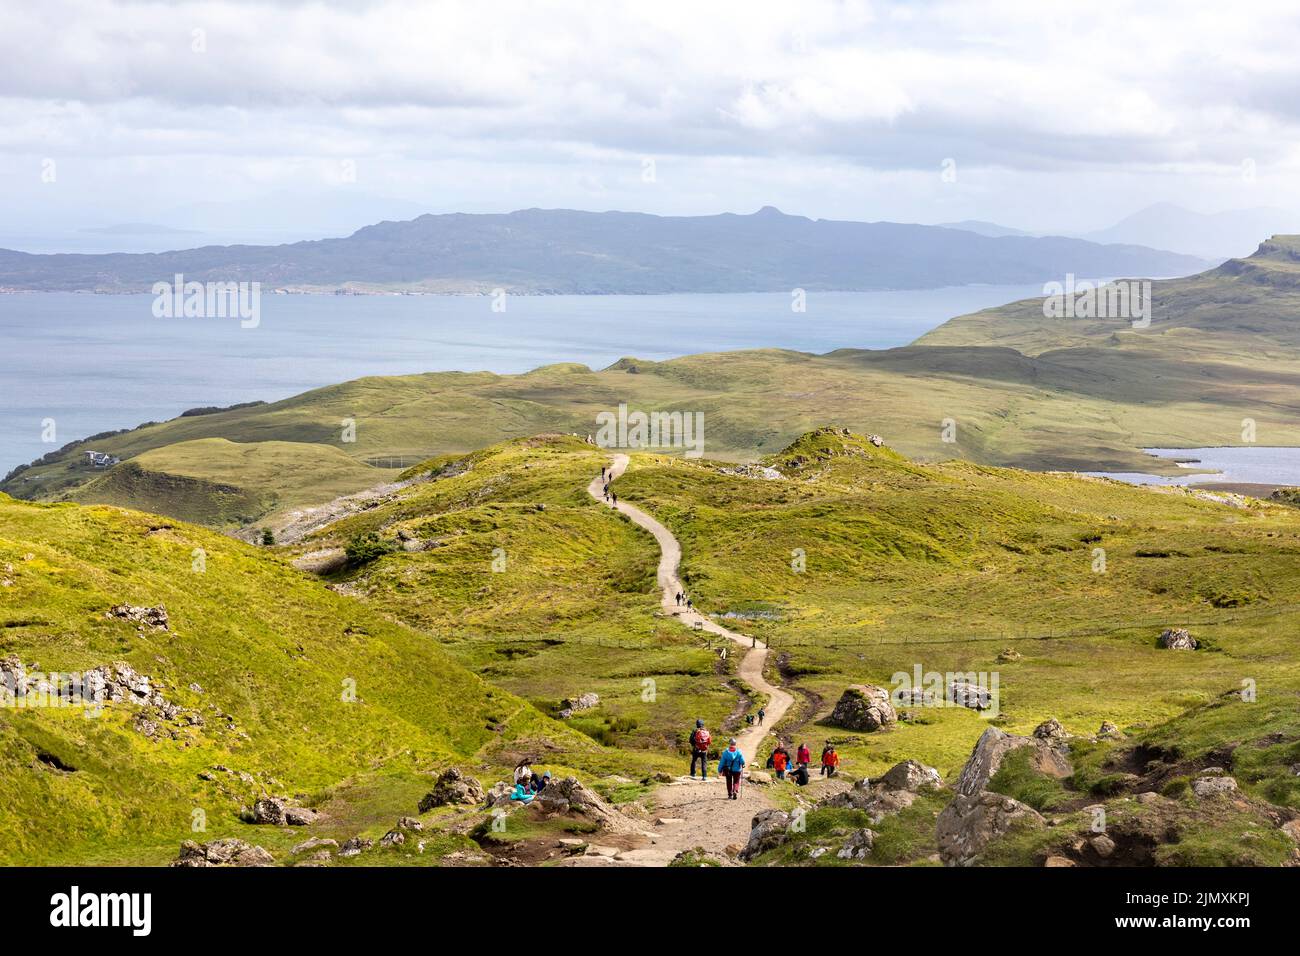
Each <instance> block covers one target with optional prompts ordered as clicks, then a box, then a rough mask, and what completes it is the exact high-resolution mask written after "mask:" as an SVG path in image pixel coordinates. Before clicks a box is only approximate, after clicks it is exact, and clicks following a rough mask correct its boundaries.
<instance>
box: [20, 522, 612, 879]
mask: <svg viewBox="0 0 1300 956" xmlns="http://www.w3.org/2000/svg"><path fill="white" fill-rule="evenodd" d="M199 554H201V556H202V558H203V561H202V563H201V564H198V563H196V560H197V557H198V555H199ZM0 570H2V571H3V577H4V578H5V579H6V581H7V582H8V584H7V585H6V586H5V587H4V591H3V599H4V603H3V606H2V610H0V656H9V655H13V656H16V657H19V658H20V659H21V660H23V661H24V662H27V663H32V662H35V663H37V664H39V668H37V669H38V670H40V671H43V672H56V671H57V672H62V673H68V672H75V671H83V670H86V669H89V668H92V667H95V666H97V665H101V664H106V663H110V662H113V661H118V660H122V661H126V662H128V663H130V664H131V665H132V666H134V667H135V668H136V669H137V670H138V671H140V672H141V673H144V674H147V675H149V676H150V677H151V679H152V680H153V681H154V683H155V686H160V687H161V688H162V689H163V692H164V694H165V695H166V696H167V697H168V698H169V699H170V700H173V701H174V702H176V703H178V704H179V705H181V706H183V707H185V708H189V709H192V710H195V711H197V712H198V713H199V714H200V715H201V716H202V717H203V719H204V723H203V726H202V727H191V726H179V725H175V726H173V725H166V726H167V727H168V728H169V729H170V730H172V731H174V736H172V735H171V734H170V733H164V734H163V735H161V736H160V737H159V739H158V740H150V739H149V738H147V737H145V736H144V735H143V734H141V733H140V732H138V731H137V730H135V729H133V727H132V718H133V716H134V709H133V708H132V707H129V706H126V705H121V706H115V705H109V706H107V707H106V708H105V710H104V712H103V714H102V715H101V716H99V717H97V718H94V719H88V718H87V717H85V716H84V715H83V713H82V712H81V711H80V710H77V709H70V708H62V709H61V708H50V707H45V708H33V709H13V708H3V709H0V767H2V768H3V772H2V773H0V862H4V863H9V864H13V863H50V862H90V861H99V862H148V863H159V862H163V861H164V860H166V859H170V858H171V857H172V856H174V855H175V852H176V847H177V846H178V845H179V843H180V841H181V840H183V839H186V838H189V837H190V836H191V835H192V833H191V821H192V812H193V811H194V810H196V809H201V810H203V811H204V814H205V815H206V819H207V831H206V834H205V837H204V838H212V837H215V836H219V835H226V834H238V835H241V836H244V838H246V839H250V840H254V841H255V842H261V843H264V844H265V845H268V848H270V846H271V845H273V844H275V843H276V841H280V842H283V841H287V840H292V839H294V838H295V837H297V838H298V839H302V838H304V837H303V833H302V831H301V830H298V829H297V828H294V829H293V831H288V830H276V829H275V828H269V827H255V828H254V827H249V826H247V825H245V824H242V823H240V822H239V820H238V815H239V811H240V808H241V807H242V806H246V805H250V804H251V802H252V800H253V799H254V798H255V797H256V795H257V794H258V792H259V791H261V790H263V789H265V790H267V791H270V792H274V793H283V794H288V795H290V796H296V797H297V798H298V799H300V800H302V801H303V802H304V803H306V804H307V805H325V804H328V803H329V802H330V801H331V800H332V799H334V798H335V795H336V794H337V793H338V792H340V788H343V789H344V790H346V788H348V787H359V788H361V790H360V791H359V792H362V791H365V789H366V788H365V783H366V781H372V782H375V784H376V785H377V786H378V788H379V790H381V791H382V792H383V793H384V794H392V796H391V797H390V798H388V799H384V798H375V799H376V800H377V801H378V804H379V805H382V807H383V814H384V816H385V817H387V818H388V819H387V825H388V826H391V823H392V820H393V819H395V818H396V815H398V811H399V810H400V811H401V812H404V813H408V814H409V813H414V810H415V802H416V801H418V798H419V796H420V794H421V793H422V792H423V790H422V789H421V788H424V789H427V787H428V784H429V781H430V778H429V777H428V776H427V774H428V773H429V772H430V771H433V770H436V769H438V768H440V767H443V766H446V765H448V764H458V765H461V766H464V767H466V768H467V769H469V770H470V772H477V773H479V774H481V775H483V776H484V777H485V778H486V780H487V782H489V783H490V782H492V780H494V779H496V777H497V774H500V773H503V769H502V768H504V767H506V766H512V765H513V760H514V759H515V755H516V754H518V753H519V752H521V751H522V752H535V753H538V754H539V756H543V757H544V759H545V760H546V761H547V765H548V766H551V767H555V768H557V769H561V768H568V769H571V770H572V769H577V770H578V771H579V772H581V773H583V774H584V775H586V774H587V773H588V772H590V773H592V774H604V773H609V772H611V771H612V770H614V769H625V768H627V767H628V766H629V764H635V760H634V759H633V758H629V757H627V756H624V755H617V756H616V755H613V754H607V753H606V752H604V751H602V750H601V748H599V747H598V746H597V745H596V744H595V743H594V742H593V741H591V740H590V738H588V737H586V736H585V735H582V734H579V733H577V732H575V731H573V730H571V729H569V728H566V727H564V726H562V725H561V724H559V723H556V722H554V721H552V720H549V719H548V718H546V717H545V716H543V715H542V714H541V713H539V712H538V711H537V710H536V709H534V708H533V707H531V706H530V705H528V704H527V703H526V702H524V701H523V700H520V699H519V698H518V697H516V696H513V695H511V694H509V693H507V692H504V691H502V690H499V689H497V688H494V687H493V686H491V685H490V684H488V683H486V682H485V681H484V680H483V679H482V678H481V677H479V676H478V675H476V674H473V673H471V672H470V670H468V669H466V668H465V667H464V666H462V665H460V664H459V663H457V662H456V660H455V659H454V657H453V656H451V655H449V654H448V653H446V651H444V650H443V649H442V648H440V647H439V646H438V644H437V643H436V642H435V641H432V640H430V639H429V637H428V636H427V635H425V634H421V633H418V632H416V631H414V630H412V629H410V628H408V627H406V626H403V625H401V624H397V623H393V622H392V621H391V620H390V619H389V618H387V617H386V616H384V615H382V614H380V613H377V612H376V611H375V610H373V609H371V608H369V607H367V606H365V605H364V604H362V603H360V602H357V601H356V600H352V599H349V598H346V597H343V596H340V595H338V594H336V593H334V592H332V591H330V590H329V589H328V588H326V587H325V586H324V584H323V583H322V582H320V581H318V580H314V579H310V578H308V577H307V576H305V575H303V574H302V573H300V572H298V571H295V570H294V569H293V568H291V567H289V566H288V565H287V564H285V563H283V562H282V561H281V560H279V559H278V558H276V557H274V556H272V555H270V554H268V553H267V552H266V550H265V549H257V548H253V547H250V546H247V545H243V544H240V543H238V542H235V541H232V540H231V539H229V538H225V537H223V536H221V535H217V534H214V533H212V532H210V531H206V530H204V529H201V528H198V527H194V526H190V525H184V524H181V523H178V522H173V521H169V520H167V519H162V518H158V517H155V516H150V515H145V514H140V513H137V512H130V511H123V510H119V509H116V508H109V507H92V508H86V507H81V506H76V505H70V504H65V505H33V504H25V503H19V502H15V501H13V500H11V499H8V498H3V497H0ZM119 603H131V604H142V605H155V604H163V605H165V606H166V608H167V610H168V612H169V615H170V619H171V628H170V630H168V631H160V630H154V629H152V628H148V627H145V628H143V629H141V630H137V628H136V626H135V625H134V624H131V623H129V622H126V621H121V620H115V619H109V618H108V617H106V613H105V612H106V611H107V610H108V608H109V607H110V606H112V605H114V604H119ZM349 681H351V682H355V689H356V699H355V701H353V702H349V701H346V700H345V699H344V690H345V689H346V687H347V686H349V685H348V684H347V683H346V682H349ZM192 684H196V685H197V686H199V687H201V690H195V689H192V688H191V685H192ZM223 715H228V716H223ZM43 755H48V756H43ZM51 757H52V758H56V759H57V761H58V763H59V764H61V765H62V766H64V767H70V768H73V769H71V770H65V769H59V768H58V766H57V765H56V764H55V763H54V762H52V761H51V759H50V758H51ZM216 764H224V765H225V766H227V767H230V768H232V769H233V770H236V771H240V772H243V773H246V774H249V775H250V780H251V782H248V783H245V782H242V781H240V780H238V779H237V778H231V777H226V776H225V775H221V776H220V777H219V780H218V781H217V782H208V781H203V780H201V779H199V776H198V775H199V773H200V772H201V771H205V770H208V769H209V768H211V767H212V766H214V765H216ZM350 813H351V811H349V810H348V807H347V804H346V803H344V804H340V805H339V806H337V807H334V808H333V809H332V810H331V811H330V814H331V817H332V818H333V819H334V821H335V823H336V824H337V825H341V826H343V827H344V828H346V827H349V826H353V825H356V826H361V825H363V824H369V823H377V822H378V821H372V820H370V819H369V818H368V817H365V816H364V814H363V815H362V816H361V817H358V818H357V819H352V818H351V816H350ZM385 829H386V827H385ZM381 832H382V831H381ZM348 835H350V834H348ZM268 841H270V842H269V843H268Z"/></svg>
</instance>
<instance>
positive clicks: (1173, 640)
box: [1157, 627, 1201, 651]
mask: <svg viewBox="0 0 1300 956" xmlns="http://www.w3.org/2000/svg"><path fill="white" fill-rule="evenodd" d="M1157 643H1159V645H1160V646H1161V647H1163V648H1164V649H1165V650H1167V651H1194V650H1196V649H1197V648H1198V647H1200V646H1201V644H1200V642H1199V641H1197V640H1196V638H1194V637H1192V635H1191V634H1189V633H1187V628H1185V627H1169V628H1165V630H1164V631H1162V632H1161V634H1160V639H1159V641H1158V642H1157Z"/></svg>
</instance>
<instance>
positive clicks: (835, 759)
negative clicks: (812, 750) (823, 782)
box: [822, 744, 840, 777]
mask: <svg viewBox="0 0 1300 956" xmlns="http://www.w3.org/2000/svg"><path fill="white" fill-rule="evenodd" d="M839 765H840V755H839V754H837V753H836V752H835V745H834V744H827V745H826V749H824V750H823V751H822V776H823V777H833V776H835V768H836V767H838V766H839Z"/></svg>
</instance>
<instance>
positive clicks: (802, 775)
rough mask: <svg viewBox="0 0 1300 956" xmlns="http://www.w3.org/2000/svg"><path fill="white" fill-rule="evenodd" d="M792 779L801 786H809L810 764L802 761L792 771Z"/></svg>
mask: <svg viewBox="0 0 1300 956" xmlns="http://www.w3.org/2000/svg"><path fill="white" fill-rule="evenodd" d="M790 779H791V780H793V781H794V782H795V783H796V784H798V785H799V786H801V787H806V786H808V765H807V764H806V763H801V764H799V766H797V767H795V768H794V769H793V770H791V771H790Z"/></svg>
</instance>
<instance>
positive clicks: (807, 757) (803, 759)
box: [794, 744, 812, 767]
mask: <svg viewBox="0 0 1300 956" xmlns="http://www.w3.org/2000/svg"><path fill="white" fill-rule="evenodd" d="M794 762H795V763H797V764H798V765H799V766H801V767H807V766H808V764H810V763H811V762H812V751H810V750H809V749H808V745H807V744H800V745H799V749H798V750H797V751H796V752H795V755H794Z"/></svg>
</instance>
